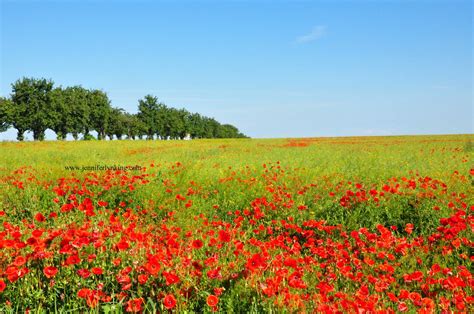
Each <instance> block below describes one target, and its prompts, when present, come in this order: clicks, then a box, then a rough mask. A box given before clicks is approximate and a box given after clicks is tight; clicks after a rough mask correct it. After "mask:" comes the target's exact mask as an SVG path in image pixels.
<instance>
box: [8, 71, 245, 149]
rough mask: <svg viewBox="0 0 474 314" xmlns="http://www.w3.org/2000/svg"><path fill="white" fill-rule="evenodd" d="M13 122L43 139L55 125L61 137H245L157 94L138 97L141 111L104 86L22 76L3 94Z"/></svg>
mask: <svg viewBox="0 0 474 314" xmlns="http://www.w3.org/2000/svg"><path fill="white" fill-rule="evenodd" d="M10 127H13V128H15V129H16V130H17V139H18V140H19V141H22V140H24V133H25V132H28V131H30V132H33V138H34V140H40V141H41V140H44V138H45V131H46V130H47V129H51V130H53V131H54V132H55V133H56V137H57V139H58V140H64V139H66V136H67V135H68V134H71V135H72V137H73V138H74V139H75V140H77V139H79V135H80V134H82V138H83V139H92V138H93V136H92V135H91V133H90V132H92V131H95V132H96V133H97V139H98V140H102V139H105V138H106V137H107V136H108V137H109V139H113V138H114V137H115V138H116V139H122V138H127V139H137V138H138V139H142V138H144V137H146V138H147V139H161V140H166V139H196V138H244V137H247V136H245V135H244V134H242V133H241V132H240V131H239V129H238V128H236V127H235V126H233V125H230V124H221V123H219V122H218V121H217V120H215V119H214V118H210V117H206V116H203V115H201V114H199V113H191V112H189V111H187V110H186V109H184V108H183V109H176V108H173V107H168V106H166V105H165V104H164V103H162V102H160V101H158V98H157V97H155V96H153V95H146V96H144V97H143V99H140V100H138V113H136V114H131V113H128V112H126V111H125V110H123V109H122V108H117V107H112V105H111V102H110V100H109V98H108V96H107V94H106V93H105V92H104V91H101V90H97V89H86V88H83V87H82V86H72V87H62V86H59V87H54V82H53V81H52V80H47V79H44V78H40V79H37V78H26V77H25V78H22V79H19V80H17V81H16V82H15V83H13V84H12V93H11V95H10V97H0V132H5V131H6V130H7V129H9V128H10Z"/></svg>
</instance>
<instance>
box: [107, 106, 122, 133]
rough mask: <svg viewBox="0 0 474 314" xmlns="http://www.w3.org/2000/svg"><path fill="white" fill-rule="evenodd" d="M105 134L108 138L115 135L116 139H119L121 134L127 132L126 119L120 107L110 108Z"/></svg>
mask: <svg viewBox="0 0 474 314" xmlns="http://www.w3.org/2000/svg"><path fill="white" fill-rule="evenodd" d="M106 134H107V136H109V138H110V139H112V137H113V135H115V136H116V137H117V139H118V140H121V139H122V136H123V135H124V134H127V121H126V116H125V113H124V110H123V109H122V108H112V109H111V110H110V113H109V116H108V123H107V129H106Z"/></svg>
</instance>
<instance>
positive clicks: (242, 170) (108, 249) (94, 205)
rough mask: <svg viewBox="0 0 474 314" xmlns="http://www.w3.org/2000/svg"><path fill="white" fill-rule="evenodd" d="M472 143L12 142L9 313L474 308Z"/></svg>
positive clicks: (5, 163)
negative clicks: (50, 269)
mask: <svg viewBox="0 0 474 314" xmlns="http://www.w3.org/2000/svg"><path fill="white" fill-rule="evenodd" d="M473 140H474V136H473V135H446V136H394V137H346V138H306V139H239V140H194V141H128V140H123V141H102V142H99V141H91V142H87V141H80V142H25V143H0V211H1V213H2V216H0V222H1V223H2V224H3V229H2V227H0V244H1V246H0V280H2V282H4V283H5V284H6V287H5V288H4V290H3V292H0V310H2V311H7V312H8V311H10V312H15V311H17V310H21V311H23V310H25V309H27V308H30V309H32V310H38V311H39V312H42V311H46V312H50V311H72V312H77V311H85V310H87V311H103V312H110V311H112V312H116V311H118V312H121V311H133V310H138V309H140V310H142V311H143V310H144V311H148V312H155V311H156V310H159V311H163V310H166V308H165V306H166V302H164V300H165V296H170V295H172V297H173V298H174V299H175V300H176V304H175V305H173V306H172V307H171V306H170V305H168V306H169V307H170V308H172V310H175V311H179V312H183V311H187V312H203V311H204V312H206V311H222V312H228V311H231V310H233V311H236V312H246V311H251V312H272V311H276V312H281V311H285V312H293V311H312V310H316V311H335V310H339V311H349V312H352V311H356V310H358V309H365V310H382V309H383V310H388V311H405V310H406V311H410V312H412V311H420V310H427V311H428V312H430V311H440V310H442V309H445V308H446V309H451V310H456V311H461V312H462V311H469V308H470V307H472V297H469V295H472V287H471V285H472V282H471V283H469V282H468V278H469V276H472V274H471V272H470V271H469V270H468V269H469V268H470V267H471V266H472V260H473V256H472V248H473V246H472V209H473V206H474V201H473V195H474V184H473V175H474V174H473V172H474V170H472V169H473V164H472V157H473V153H474V151H473V150H472V149H470V145H471V144H470V143H472V141H473ZM95 165H105V166H114V165H116V166H133V165H140V166H141V167H142V170H140V171H127V172H124V171H100V170H99V171H81V170H74V171H71V170H68V169H66V168H65V167H70V166H73V167H79V168H81V167H83V166H95ZM59 190H62V192H64V193H62V192H58V191H59ZM86 199H89V200H90V205H88V204H89V203H88V201H87V200H86ZM65 204H71V206H72V208H71V209H70V210H64V207H63V206H64V205H65ZM104 204H105V205H104ZM51 213H53V216H51ZM38 214H41V215H43V216H44V217H45V219H44V220H42V219H38V216H37V215H38ZM34 231H37V233H35V234H33V232H34ZM354 232H355V233H354ZM39 233H41V235H39V236H38V234H39ZM227 237H228V239H227ZM194 240H201V241H202V242H203V247H202V248H197V247H195V246H194V242H193V241H194ZM78 241H79V242H78ZM80 241H83V242H80ZM383 243H386V246H385V245H384V244H383ZM334 250H336V251H334ZM39 252H40V253H41V254H42V255H41V254H39ZM337 252H339V253H337ZM76 254H77V256H78V257H79V258H80V262H79V263H78V264H68V260H67V258H68V257H70V256H74V255H76ZM91 254H92V255H95V257H94V258H93V259H90V258H89V257H90V256H91ZM255 254H257V256H258V258H257V257H255ZM341 254H342V255H341ZM346 255H347V256H346ZM152 256H155V257H156V258H155V259H154V258H153V257H152ZM19 257H20V259H19V260H17V259H18V258H19ZM253 257H254V259H252V258H253ZM22 258H24V261H23V259H22ZM117 258H120V259H121V261H120V263H119V264H117V265H115V264H114V263H113V262H114V261H116V260H117ZM387 258H388V259H387ZM282 261H285V262H284V263H283V262H282ZM294 261H297V263H296V264H295V265H293V263H294ZM150 263H155V264H158V265H159V266H157V267H159V271H158V273H153V272H150V271H149V270H148V268H146V265H149V264H150ZM193 263H194V264H193ZM193 265H194V266H193ZM196 265H198V266H196ZM255 265H256V266H255ZM384 265H385V266H384ZM387 265H389V266H390V267H393V268H394V270H393V271H391V272H388V273H386V272H384V271H380V269H385V268H386V267H389V266H387ZM46 266H54V267H55V268H57V269H58V272H57V274H55V275H54V276H52V277H48V276H46V274H45V272H44V268H45V267H46ZM93 267H96V268H100V269H102V271H103V274H101V275H95V274H94V275H89V276H81V274H84V272H83V270H87V271H89V272H90V271H91V269H92V268H93ZM127 267H131V269H130V270H129V272H127ZM344 267H346V268H344ZM433 267H434V268H437V267H441V269H443V267H444V268H446V267H447V268H449V272H446V273H443V272H442V273H441V274H440V273H438V272H434V271H433V270H432V269H433ZM24 269H26V271H27V273H26V274H23V273H21V270H24ZM418 270H421V272H422V279H419V278H417V275H419V274H417V273H416V272H417V271H418ZM81 271H82V273H81ZM209 271H211V273H209ZM430 271H431V272H430ZM12 272H17V273H18V272H19V273H20V276H15V275H12ZM433 272H434V273H433ZM358 273H360V275H358ZM169 274H172V275H169ZM213 274H214V275H213ZM468 274H470V275H468ZM140 275H142V276H147V280H146V282H140V280H139V277H138V276H140ZM168 276H176V277H177V278H178V279H177V280H178V281H177V282H173V280H171V279H169V278H168ZM358 276H360V277H358ZM410 276H413V278H414V279H413V280H412V279H410V278H411V277H410ZM16 277H19V278H16ZM122 277H123V278H122ZM143 278H144V277H142V279H143ZM170 278H171V277H170ZM454 278H456V279H454ZM459 278H461V279H459ZM170 280H171V281H170ZM463 280H464V281H463ZM435 281H436V282H435ZM451 281H453V282H454V284H453V285H454V286H455V287H454V288H452V287H451V286H450V282H451ZM170 282H171V283H170ZM461 282H463V283H461ZM324 285H327V287H328V288H327V291H326V290H325V288H324ZM81 289H89V290H87V291H86V290H84V291H85V292H84V291H83V295H79V294H78V293H79V292H80V290H81ZM0 290H1V285H0ZM405 291H406V292H407V293H409V296H408V297H405ZM209 295H215V296H217V297H218V300H219V301H218V304H217V305H215V306H210V305H208V304H206V303H207V298H208V297H209ZM392 295H393V297H392ZM447 298H449V302H448V301H446V299H447ZM395 299H396V300H395ZM136 300H138V301H136ZM134 302H136V304H138V305H135V306H134V304H135V303H134ZM431 302H432V303H433V304H431ZM211 303H212V302H211ZM405 307H406V308H405Z"/></svg>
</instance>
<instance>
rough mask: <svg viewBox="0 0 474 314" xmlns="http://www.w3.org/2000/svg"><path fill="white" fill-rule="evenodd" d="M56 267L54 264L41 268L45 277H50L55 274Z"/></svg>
mask: <svg viewBox="0 0 474 314" xmlns="http://www.w3.org/2000/svg"><path fill="white" fill-rule="evenodd" d="M57 272H58V269H57V268H56V267H54V266H47V267H45V268H43V273H44V275H45V276H46V277H47V278H52V277H54V276H55V275H56V273H57Z"/></svg>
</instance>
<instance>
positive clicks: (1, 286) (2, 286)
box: [0, 279, 7, 292]
mask: <svg viewBox="0 0 474 314" xmlns="http://www.w3.org/2000/svg"><path fill="white" fill-rule="evenodd" d="M6 287H7V285H6V284H5V281H3V280H1V279H0V292H3V290H5V288H6Z"/></svg>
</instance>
